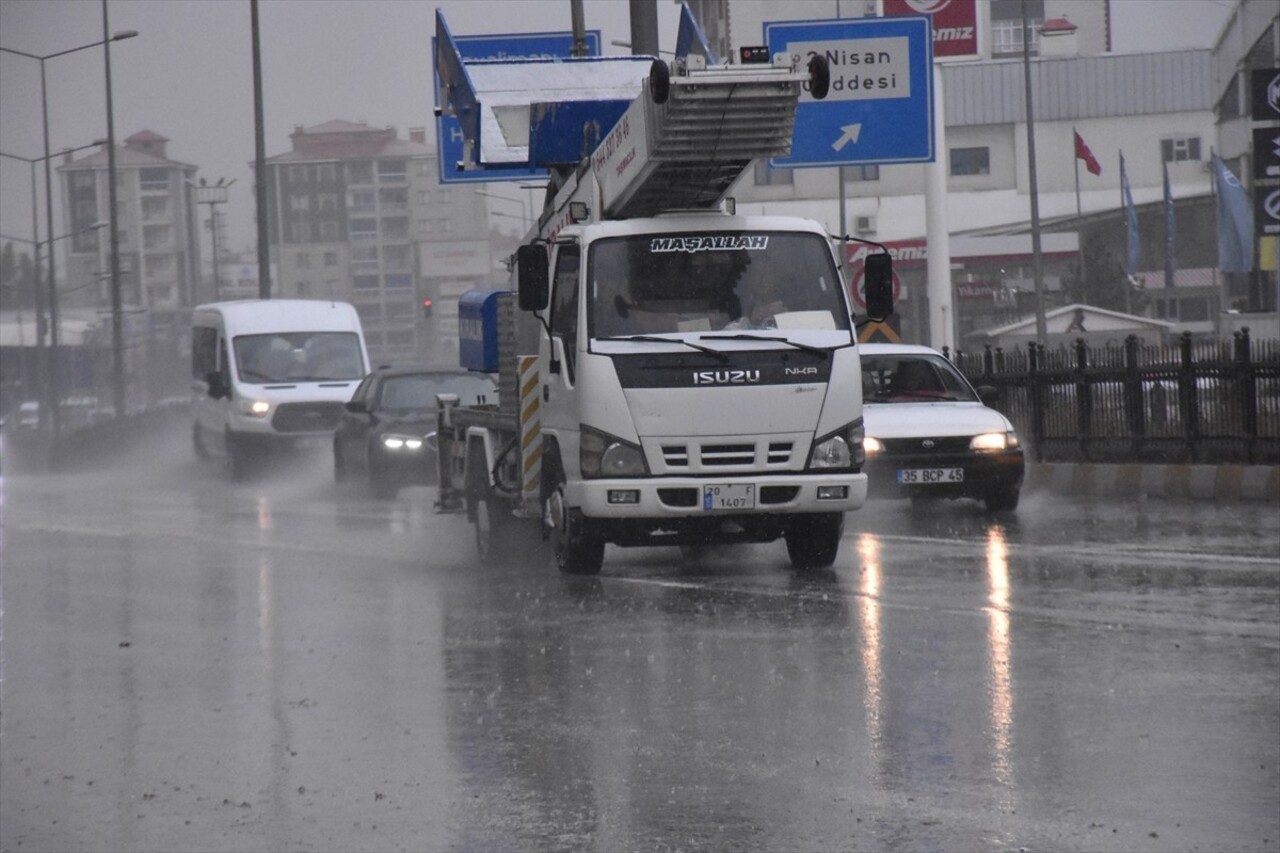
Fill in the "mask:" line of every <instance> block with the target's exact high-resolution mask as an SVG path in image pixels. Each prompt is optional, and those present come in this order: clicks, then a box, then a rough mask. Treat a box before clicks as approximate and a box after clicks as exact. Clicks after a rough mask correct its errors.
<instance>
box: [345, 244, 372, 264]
mask: <svg viewBox="0 0 1280 853" xmlns="http://www.w3.org/2000/svg"><path fill="white" fill-rule="evenodd" d="M351 262H352V263H356V264H376V263H377V262H378V247H377V246H352V247H351Z"/></svg>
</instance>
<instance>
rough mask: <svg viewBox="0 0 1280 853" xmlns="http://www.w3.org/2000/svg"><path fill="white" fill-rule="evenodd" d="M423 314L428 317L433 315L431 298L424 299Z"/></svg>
mask: <svg viewBox="0 0 1280 853" xmlns="http://www.w3.org/2000/svg"><path fill="white" fill-rule="evenodd" d="M422 316H423V317H428V318H429V317H430V316H431V300H430V299H424V300H422Z"/></svg>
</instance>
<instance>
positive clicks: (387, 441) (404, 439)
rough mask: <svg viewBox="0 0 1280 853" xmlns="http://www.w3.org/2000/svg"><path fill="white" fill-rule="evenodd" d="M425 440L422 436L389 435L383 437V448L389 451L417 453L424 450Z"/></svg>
mask: <svg viewBox="0 0 1280 853" xmlns="http://www.w3.org/2000/svg"><path fill="white" fill-rule="evenodd" d="M422 445H423V440H422V436H420V435H397V434H396V433H387V434H386V435H384V436H383V437H382V446H383V447H385V448H387V450H407V451H409V452H410V453H415V452H417V451H419V450H421V449H422Z"/></svg>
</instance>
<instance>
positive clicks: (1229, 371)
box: [948, 329, 1280, 465]
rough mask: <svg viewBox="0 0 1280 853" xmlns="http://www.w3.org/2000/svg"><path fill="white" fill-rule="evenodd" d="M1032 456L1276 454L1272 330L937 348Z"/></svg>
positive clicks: (1121, 458)
mask: <svg viewBox="0 0 1280 853" xmlns="http://www.w3.org/2000/svg"><path fill="white" fill-rule="evenodd" d="M948 356H949V357H950V358H951V359H952V361H953V362H954V363H955V365H956V366H957V367H958V368H960V371H961V372H962V373H964V375H965V376H967V377H968V378H969V380H970V381H971V382H972V383H973V384H974V385H991V386H994V387H995V388H996V389H997V390H998V391H999V392H1000V394H999V399H998V401H997V402H996V405H995V407H996V408H997V409H1000V410H1001V411H1002V412H1004V414H1005V415H1006V416H1008V418H1009V419H1010V420H1011V421H1013V423H1014V426H1015V428H1016V429H1017V430H1018V433H1019V435H1021V436H1022V437H1023V441H1024V443H1025V444H1026V445H1027V447H1028V450H1029V453H1030V456H1031V458H1032V459H1034V460H1035V461H1037V462H1104V463H1119V462H1139V463H1141V462H1148V463H1150V462H1193V463H1206V464H1225V463H1244V464H1257V465H1276V464H1280V341H1277V340H1267V341H1253V340H1251V339H1250V338H1249V330H1248V329H1244V330H1242V331H1240V332H1237V333H1235V335H1234V336H1233V337H1232V338H1231V339H1230V340H1221V341H1210V342H1196V341H1193V340H1192V337H1191V335H1190V333H1184V334H1183V335H1182V336H1181V337H1180V338H1179V339H1178V340H1177V341H1176V342H1175V343H1173V344H1171V345H1150V344H1145V343H1142V342H1141V341H1140V340H1139V339H1138V338H1137V337H1135V336H1131V337H1129V338H1128V339H1127V340H1126V341H1125V342H1124V344H1123V345H1121V346H1108V347H1092V348H1090V347H1089V346H1088V345H1087V344H1086V343H1085V341H1084V340H1083V339H1080V340H1077V341H1076V342H1075V344H1074V346H1072V347H1070V348H1065V347H1064V348H1061V349H1058V350H1046V349H1045V348H1044V347H1041V346H1038V345H1036V344H1030V345H1028V347H1027V348H1026V349H1025V350H1022V349H1019V350H1011V351H1007V352H1006V351H1004V350H1002V349H1000V348H994V349H993V348H992V347H989V346H988V347H986V348H985V349H984V350H983V351H982V352H976V353H973V352H955V353H948Z"/></svg>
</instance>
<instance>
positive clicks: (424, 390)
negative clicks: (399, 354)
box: [333, 367, 498, 498]
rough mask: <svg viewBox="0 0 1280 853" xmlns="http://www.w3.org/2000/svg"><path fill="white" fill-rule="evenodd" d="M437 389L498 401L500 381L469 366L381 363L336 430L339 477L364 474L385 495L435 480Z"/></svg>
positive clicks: (467, 400) (463, 401)
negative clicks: (444, 367) (441, 367)
mask: <svg viewBox="0 0 1280 853" xmlns="http://www.w3.org/2000/svg"><path fill="white" fill-rule="evenodd" d="M437 394H457V395H458V398H459V404H460V405H464V406H466V405H474V404H476V403H497V401H498V386H497V384H496V383H495V382H494V380H493V377H492V376H489V375H488V374H485V373H475V372H473V371H469V370H424V369H422V368H407V367H401V368H394V367H380V368H378V369H377V370H375V371H373V372H372V373H370V374H369V375H368V376H366V377H365V378H364V380H363V381H362V382H361V383H360V385H359V387H358V388H356V390H355V393H354V394H353V395H352V397H351V400H350V402H348V403H347V404H346V411H345V412H344V413H343V415H342V419H341V420H340V421H339V422H338V428H337V431H336V432H334V435H333V475H334V479H336V480H337V481H338V482H340V483H341V482H344V481H346V480H352V479H355V478H356V477H361V478H364V479H365V480H367V481H368V483H369V489H370V491H371V492H373V494H374V495H375V496H377V497H380V498H391V497H395V496H396V494H397V493H398V492H399V491H400V489H401V487H403V486H413V485H431V484H433V483H435V481H436V460H435V451H434V449H433V448H434V446H435V442H434V441H432V440H431V436H432V435H433V434H434V433H435V430H436V395H437Z"/></svg>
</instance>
